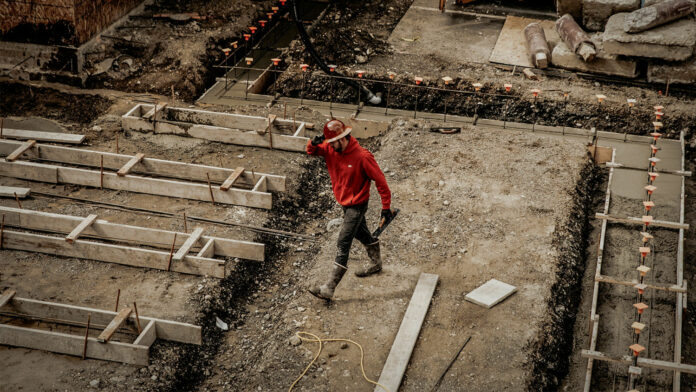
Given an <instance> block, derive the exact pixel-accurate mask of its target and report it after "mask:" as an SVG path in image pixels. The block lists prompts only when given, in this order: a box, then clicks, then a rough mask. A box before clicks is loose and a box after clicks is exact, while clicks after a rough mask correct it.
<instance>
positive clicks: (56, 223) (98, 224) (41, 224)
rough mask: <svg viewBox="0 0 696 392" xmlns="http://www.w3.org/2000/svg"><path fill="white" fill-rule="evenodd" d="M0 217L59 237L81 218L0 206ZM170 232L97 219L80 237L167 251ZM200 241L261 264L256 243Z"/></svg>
mask: <svg viewBox="0 0 696 392" xmlns="http://www.w3.org/2000/svg"><path fill="white" fill-rule="evenodd" d="M0 214H2V215H5V225H6V226H10V227H21V228H25V229H30V230H37V231H49V232H53V233H61V234H66V233H69V232H70V231H71V230H72V229H73V228H74V227H75V225H77V224H79V223H80V222H81V221H82V219H84V218H81V217H76V216H70V215H60V214H54V213H50V212H41V211H32V210H27V209H19V208H13V207H4V206H0ZM174 233H175V232H173V231H168V230H161V229H150V228H145V227H138V226H129V225H122V224H117V223H110V222H107V221H105V220H101V219H97V220H96V221H95V222H94V223H93V224H92V225H91V226H90V227H88V228H86V229H85V231H84V232H83V234H82V237H83V238H84V237H90V238H100V239H108V240H112V241H118V242H129V243H135V244H140V245H148V246H153V247H159V248H163V249H167V250H169V249H170V248H171V246H172V237H174ZM189 236H190V234H188V233H177V243H176V244H175V246H181V245H182V244H183V243H184V242H186V240H187V239H188V237H189ZM201 239H202V240H203V241H209V240H215V245H216V246H215V250H214V251H215V255H217V256H224V257H238V258H241V259H248V260H257V261H263V259H264V248H265V247H264V245H263V244H260V243H256V242H249V241H238V240H231V239H227V238H220V237H209V236H203V237H201Z"/></svg>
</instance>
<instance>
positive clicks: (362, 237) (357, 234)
mask: <svg viewBox="0 0 696 392" xmlns="http://www.w3.org/2000/svg"><path fill="white" fill-rule="evenodd" d="M366 211H367V203H365V204H361V205H357V206H350V207H343V226H342V227H341V233H340V234H339V235H338V243H337V244H336V245H337V248H338V252H337V253H336V264H338V265H340V266H342V267H344V268H346V267H347V264H348V256H349V255H350V246H351V245H352V244H353V238H357V239H358V241H360V242H361V243H362V244H363V245H370V244H374V243H375V242H377V239H376V238H373V237H372V234H370V230H369V229H368V228H367V222H366V221H365V212H366Z"/></svg>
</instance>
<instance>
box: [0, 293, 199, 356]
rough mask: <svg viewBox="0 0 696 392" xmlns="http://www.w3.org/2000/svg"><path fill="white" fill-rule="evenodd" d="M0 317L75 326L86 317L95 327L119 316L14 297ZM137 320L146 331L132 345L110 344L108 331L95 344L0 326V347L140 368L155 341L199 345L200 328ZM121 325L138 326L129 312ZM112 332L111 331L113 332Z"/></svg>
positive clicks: (89, 340)
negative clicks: (68, 323) (84, 358)
mask: <svg viewBox="0 0 696 392" xmlns="http://www.w3.org/2000/svg"><path fill="white" fill-rule="evenodd" d="M0 297H1V296H0ZM0 313H2V315H3V317H16V318H23V317H26V318H33V317H37V318H40V319H52V320H62V321H65V322H70V323H76V324H78V323H83V322H84V320H87V318H88V316H89V318H90V319H91V322H92V323H93V324H97V325H108V324H110V323H112V322H113V321H114V320H115V319H117V317H118V315H119V312H111V311H108V310H101V309H93V308H85V307H80V306H73V305H67V304H61V303H56V302H45V301H37V300H33V299H27V298H19V297H16V296H14V297H12V298H10V299H9V300H8V301H6V303H4V304H2V303H0ZM8 315H11V316H8ZM139 319H140V322H141V323H142V324H144V325H145V328H143V329H142V332H140V333H139V334H138V335H137V338H135V340H134V341H133V342H132V343H126V342H119V341H113V340H111V336H112V335H113V332H111V331H107V332H109V333H111V336H110V337H109V339H105V340H104V342H100V341H99V340H98V339H99V338H92V337H87V339H86V340H85V336H83V335H73V334H67V333H61V332H53V331H46V330H40V329H33V328H28V327H20V326H14V325H8V324H0V344H2V345H6V346H13V347H24V348H31V349H36V350H44V351H50V352H55V353H59V354H67V355H73V356H78V357H81V356H82V354H83V350H84V353H85V356H86V357H87V358H93V359H101V360H106V361H114V362H122V363H128V364H133V365H140V366H147V365H148V363H149V351H150V346H152V344H153V343H154V342H155V341H156V340H157V339H163V340H169V341H173V342H179V343H187V344H195V345H201V344H202V335H201V327H200V326H197V325H192V324H186V323H180V322H176V321H169V320H162V319H156V318H152V317H146V316H139ZM116 321H117V322H119V325H120V321H119V320H116ZM122 321H123V322H124V323H127V324H129V325H131V326H135V325H136V323H137V321H136V315H135V314H133V313H132V312H128V316H127V317H125V318H124V319H123V320H122ZM107 328H108V327H107ZM115 331H116V330H115V329H114V332H115ZM136 332H137V330H136ZM103 337H105V336H103ZM85 345H86V346H85Z"/></svg>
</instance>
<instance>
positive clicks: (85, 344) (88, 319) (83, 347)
mask: <svg viewBox="0 0 696 392" xmlns="http://www.w3.org/2000/svg"><path fill="white" fill-rule="evenodd" d="M91 319H92V313H87V329H86V330H85V343H84V345H83V346H82V360H84V359H85V358H86V357H87V341H88V340H89V339H88V338H89V322H90V321H91Z"/></svg>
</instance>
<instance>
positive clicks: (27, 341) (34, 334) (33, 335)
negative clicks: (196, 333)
mask: <svg viewBox="0 0 696 392" xmlns="http://www.w3.org/2000/svg"><path fill="white" fill-rule="evenodd" d="M87 340H88V342H89V344H88V345H87V352H86V355H85V356H86V357H87V358H94V359H102V360H106V361H114V362H122V363H128V364H132V365H139V366H147V365H148V362H149V361H148V352H149V347H145V346H136V345H133V344H128V343H121V342H107V343H105V344H99V343H98V342H97V339H95V338H88V339H87ZM0 344H3V345H7V346H13V347H25V348H31V349H36V350H44V351H50V352H54V353H59V354H67V355H73V356H77V357H81V356H82V350H83V348H84V336H77V335H69V334H65V333H59V332H51V331H45V330H40V329H31V328H24V327H16V326H13V325H7V324H0Z"/></svg>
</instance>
